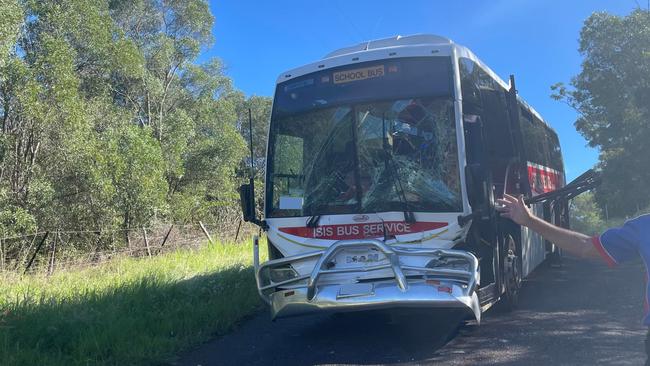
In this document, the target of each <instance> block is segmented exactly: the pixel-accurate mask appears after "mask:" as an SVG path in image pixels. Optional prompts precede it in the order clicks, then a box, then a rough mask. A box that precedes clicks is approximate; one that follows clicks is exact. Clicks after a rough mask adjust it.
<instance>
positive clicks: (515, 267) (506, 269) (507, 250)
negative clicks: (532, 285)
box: [500, 235, 522, 312]
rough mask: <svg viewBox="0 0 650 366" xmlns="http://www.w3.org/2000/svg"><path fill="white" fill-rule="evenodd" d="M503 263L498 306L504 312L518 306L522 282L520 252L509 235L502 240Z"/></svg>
mask: <svg viewBox="0 0 650 366" xmlns="http://www.w3.org/2000/svg"><path fill="white" fill-rule="evenodd" d="M501 260H502V263H503V271H502V274H503V277H502V280H503V285H504V286H503V288H504V291H503V294H502V295H501V301H500V303H501V304H500V305H501V308H502V309H503V310H504V311H507V312H509V311H512V310H514V309H516V308H517V305H518V304H519V290H520V289H521V282H522V277H521V273H522V265H521V252H520V251H519V250H518V248H517V243H516V242H515V240H514V239H513V237H512V236H511V235H506V236H504V238H503V254H502V257H501Z"/></svg>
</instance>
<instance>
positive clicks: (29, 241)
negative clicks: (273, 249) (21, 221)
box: [0, 218, 257, 275]
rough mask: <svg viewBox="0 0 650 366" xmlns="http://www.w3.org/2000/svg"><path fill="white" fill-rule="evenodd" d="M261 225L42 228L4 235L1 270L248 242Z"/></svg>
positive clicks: (39, 269)
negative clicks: (26, 232)
mask: <svg viewBox="0 0 650 366" xmlns="http://www.w3.org/2000/svg"><path fill="white" fill-rule="evenodd" d="M256 232H257V228H256V227H254V226H253V225H251V224H248V223H244V222H243V221H242V220H241V219H240V218H236V219H231V220H225V221H222V222H217V223H212V224H206V223H203V222H200V221H199V222H197V223H190V224H175V223H160V224H157V225H154V226H151V227H140V228H130V229H128V230H124V229H92V230H89V229H80V230H60V229H53V230H39V231H36V232H34V233H31V234H26V235H22V236H7V237H0V272H22V273H45V274H47V275H51V274H53V273H55V272H56V271H60V270H63V269H67V268H71V267H75V268H77V267H88V266H94V265H98V264H101V263H104V262H106V261H108V260H110V259H112V258H116V257H125V256H128V257H152V256H156V255H159V254H163V253H168V252H170V251H174V250H177V249H179V248H199V247H201V246H203V245H206V244H207V243H209V242H215V241H219V242H224V243H225V242H242V241H244V240H245V239H247V238H250V236H251V235H252V234H253V233H256Z"/></svg>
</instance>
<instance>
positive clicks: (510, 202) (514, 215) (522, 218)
mask: <svg viewBox="0 0 650 366" xmlns="http://www.w3.org/2000/svg"><path fill="white" fill-rule="evenodd" d="M496 209H497V211H499V212H500V213H501V217H505V218H508V219H510V220H512V221H514V222H516V223H517V224H519V225H523V226H528V225H529V224H530V222H531V219H532V217H533V214H532V213H531V212H530V209H529V208H528V206H526V203H525V202H524V196H523V195H520V196H519V197H514V196H511V195H509V194H504V195H503V198H500V199H498V200H497V207H496Z"/></svg>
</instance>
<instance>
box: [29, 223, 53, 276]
mask: <svg viewBox="0 0 650 366" xmlns="http://www.w3.org/2000/svg"><path fill="white" fill-rule="evenodd" d="M48 235H50V232H49V231H46V232H45V235H43V239H41V242H40V243H38V246H37V247H36V250H35V251H34V255H32V259H30V260H29V263H27V266H26V267H25V272H23V273H27V271H29V268H30V267H31V266H32V263H34V259H35V258H36V254H38V251H39V250H41V247H42V246H43V243H45V240H46V239H47V236H48Z"/></svg>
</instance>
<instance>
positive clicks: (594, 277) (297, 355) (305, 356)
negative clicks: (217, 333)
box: [171, 259, 646, 366]
mask: <svg viewBox="0 0 650 366" xmlns="http://www.w3.org/2000/svg"><path fill="white" fill-rule="evenodd" d="M643 284H644V268H643V266H642V264H640V263H638V264H631V265H626V266H623V267H620V268H616V269H609V268H607V267H606V266H604V265H601V264H596V263H588V262H581V261H577V260H574V259H565V260H564V266H563V267H562V268H548V267H543V268H540V269H538V270H536V271H535V272H534V273H533V274H532V275H531V276H530V277H529V279H527V280H526V281H525V283H524V287H523V288H522V293H521V303H520V306H519V308H518V310H516V311H514V312H512V313H509V314H504V313H500V312H498V311H492V310H490V311H488V312H487V313H486V314H484V318H483V321H482V323H481V325H480V326H476V325H463V326H460V327H456V326H453V325H451V324H453V323H454V322H453V321H450V319H454V318H457V314H454V313H443V314H440V313H438V314H433V313H431V312H421V313H418V314H404V312H403V311H402V312H394V311H393V312H387V311H383V312H372V313H352V314H344V315H319V316H309V317H300V318H292V319H281V320H278V321H276V322H275V323H273V322H271V321H270V320H269V315H268V314H267V313H266V312H264V313H262V314H259V315H257V316H255V317H253V318H252V319H249V320H248V321H246V322H244V323H243V324H241V325H240V326H239V328H238V329H237V330H235V331H234V332H233V333H231V334H229V335H227V336H224V337H221V338H217V339H214V340H212V341H210V342H208V343H205V344H203V345H201V346H200V347H199V348H197V349H194V350H190V351H188V352H187V353H185V354H182V355H180V356H179V357H178V359H177V360H176V361H175V362H172V363H171V364H172V365H183V366H197V365H202V366H211V365H219V366H221V365H332V364H334V365H339V364H342V365H382V364H389V365H433V364H435V365H599V364H600V365H642V364H643V362H644V361H645V359H644V357H645V356H644V355H645V353H644V346H643V341H644V338H645V333H646V330H645V329H644V328H643V327H642V325H641V321H640V319H641V317H642V312H643V309H642V308H643V306H642V304H643V300H642V299H643V288H644V286H643Z"/></svg>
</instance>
